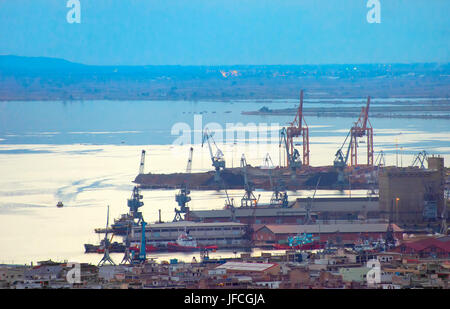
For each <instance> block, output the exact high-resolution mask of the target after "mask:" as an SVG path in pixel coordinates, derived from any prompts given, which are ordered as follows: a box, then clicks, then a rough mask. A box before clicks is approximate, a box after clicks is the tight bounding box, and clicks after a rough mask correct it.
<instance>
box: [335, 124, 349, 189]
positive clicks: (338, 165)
mask: <svg viewBox="0 0 450 309" xmlns="http://www.w3.org/2000/svg"><path fill="white" fill-rule="evenodd" d="M350 134H351V131H349V132H348V134H347V136H346V137H345V140H344V142H343V143H342V146H341V148H339V150H338V151H337V152H336V154H335V158H334V161H333V167H334V168H335V170H336V172H337V173H338V176H337V182H336V184H337V185H343V184H345V182H346V177H345V168H346V167H347V165H348V156H349V154H350V147H351V143H348V146H347V150H346V152H345V153H344V152H343V149H344V146H345V145H346V143H347V140H348V137H349V136H350Z"/></svg>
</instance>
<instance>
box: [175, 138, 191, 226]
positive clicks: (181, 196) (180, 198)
mask: <svg viewBox="0 0 450 309" xmlns="http://www.w3.org/2000/svg"><path fill="white" fill-rule="evenodd" d="M193 152H194V148H192V147H191V148H190V150H189V158H188V163H187V167H186V174H188V177H189V174H190V173H191V171H192V155H193ZM187 182H188V181H185V182H184V183H183V184H182V185H181V188H180V191H179V192H178V193H177V194H176V195H175V201H176V202H177V203H178V206H179V207H180V209H177V208H175V217H174V219H173V222H177V221H183V220H184V219H183V217H182V216H181V215H182V214H186V213H187V212H188V211H189V207H187V206H186V204H187V203H188V202H190V201H191V197H190V196H189V194H191V191H190V190H189V188H188V183H187Z"/></svg>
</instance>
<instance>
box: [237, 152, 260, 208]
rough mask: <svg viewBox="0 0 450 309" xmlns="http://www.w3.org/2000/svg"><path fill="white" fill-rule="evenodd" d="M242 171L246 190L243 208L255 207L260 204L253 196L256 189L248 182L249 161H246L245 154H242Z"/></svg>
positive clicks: (242, 203) (242, 202)
mask: <svg viewBox="0 0 450 309" xmlns="http://www.w3.org/2000/svg"><path fill="white" fill-rule="evenodd" d="M241 169H242V173H243V174H244V190H245V194H244V196H243V197H242V199H241V207H255V206H256V205H257V204H258V200H257V199H256V197H255V195H254V194H253V191H254V190H255V188H254V186H253V184H252V183H251V182H249V180H248V175H247V161H246V159H245V156H244V154H242V157H241Z"/></svg>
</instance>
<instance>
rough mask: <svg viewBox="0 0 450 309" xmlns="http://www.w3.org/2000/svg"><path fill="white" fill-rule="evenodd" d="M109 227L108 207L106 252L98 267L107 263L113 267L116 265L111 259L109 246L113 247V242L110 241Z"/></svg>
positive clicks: (107, 214)
mask: <svg viewBox="0 0 450 309" xmlns="http://www.w3.org/2000/svg"><path fill="white" fill-rule="evenodd" d="M108 226H109V205H108V210H107V213H106V229H105V239H104V241H103V243H104V246H105V250H104V253H103V257H102V259H101V260H100V262H98V266H103V265H105V264H106V263H109V264H111V265H116V264H115V263H114V261H113V260H112V259H111V256H110V255H109V246H110V245H111V242H110V240H109V239H108Z"/></svg>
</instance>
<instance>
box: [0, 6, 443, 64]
mask: <svg viewBox="0 0 450 309" xmlns="http://www.w3.org/2000/svg"><path fill="white" fill-rule="evenodd" d="M370 1H373V0H370ZM370 1H369V0H79V2H80V8H81V9H80V23H69V22H68V21H67V14H68V12H69V11H70V10H71V8H67V2H68V0H32V1H31V0H0V55H18V56H30V57H53V58H63V59H66V60H69V61H73V62H79V63H84V64H95V65H237V64H249V65H251V64H267V65H276V64H342V63H414V62H438V63H448V62H450V54H449V47H450V18H448V14H449V12H450V1H449V0H378V1H379V3H380V15H379V16H380V23H369V22H368V20H367V14H368V12H369V11H370V10H371V9H372V7H369V8H368V7H367V4H368V2H370Z"/></svg>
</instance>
